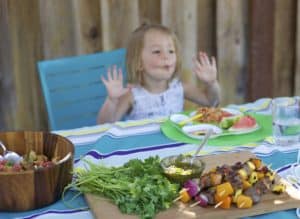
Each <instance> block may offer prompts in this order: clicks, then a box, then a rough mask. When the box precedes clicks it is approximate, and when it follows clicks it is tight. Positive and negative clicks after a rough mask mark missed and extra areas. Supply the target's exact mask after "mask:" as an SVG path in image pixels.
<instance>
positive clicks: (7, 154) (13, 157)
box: [0, 141, 23, 164]
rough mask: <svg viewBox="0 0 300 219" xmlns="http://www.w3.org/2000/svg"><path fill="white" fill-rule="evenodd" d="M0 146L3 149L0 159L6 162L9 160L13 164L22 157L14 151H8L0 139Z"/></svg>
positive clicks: (17, 162)
mask: <svg viewBox="0 0 300 219" xmlns="http://www.w3.org/2000/svg"><path fill="white" fill-rule="evenodd" d="M0 146H1V148H2V150H3V156H1V157H0V161H1V160H6V161H7V162H11V163H13V164H19V163H20V162H21V161H22V160H23V157H22V156H20V155H19V154H17V153H16V152H14V151H8V150H7V149H6V147H5V145H4V144H3V142H2V141H0Z"/></svg>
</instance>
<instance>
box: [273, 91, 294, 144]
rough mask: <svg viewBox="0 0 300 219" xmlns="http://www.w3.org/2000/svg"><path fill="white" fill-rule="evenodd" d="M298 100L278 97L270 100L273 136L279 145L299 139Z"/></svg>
mask: <svg viewBox="0 0 300 219" xmlns="http://www.w3.org/2000/svg"><path fill="white" fill-rule="evenodd" d="M299 104H300V101H299V99H296V98H284V97H279V98H275V99H273V100H272V116H273V137H274V140H275V143H276V144H277V145H280V146H289V145H294V144H297V143H299V141H300V105H299Z"/></svg>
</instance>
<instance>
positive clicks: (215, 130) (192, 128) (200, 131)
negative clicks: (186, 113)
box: [182, 124, 223, 139]
mask: <svg viewBox="0 0 300 219" xmlns="http://www.w3.org/2000/svg"><path fill="white" fill-rule="evenodd" d="M209 129H211V130H212V135H211V137H212V138H213V137H217V136H218V135H219V134H222V132H223V130H222V129H220V128H219V127H218V126H215V125H211V124H198V125H186V126H183V127H182V131H183V133H184V134H186V135H187V136H190V137H192V138H197V139H202V138H204V136H205V134H206V132H208V130H209Z"/></svg>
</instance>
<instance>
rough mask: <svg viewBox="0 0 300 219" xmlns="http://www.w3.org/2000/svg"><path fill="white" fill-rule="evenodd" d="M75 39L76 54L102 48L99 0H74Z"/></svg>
mask: <svg viewBox="0 0 300 219" xmlns="http://www.w3.org/2000/svg"><path fill="white" fill-rule="evenodd" d="M73 6H74V24H75V36H76V38H75V40H76V48H77V53H78V54H88V53H94V52H97V51H101V50H102V38H101V37H102V28H101V21H100V19H99V18H100V17H101V15H100V2H99V0H74V1H73Z"/></svg>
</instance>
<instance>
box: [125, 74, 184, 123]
mask: <svg viewBox="0 0 300 219" xmlns="http://www.w3.org/2000/svg"><path fill="white" fill-rule="evenodd" d="M131 91H132V95H133V106H132V110H131V111H130V113H129V114H128V115H127V116H125V119H126V120H137V119H150V118H156V117H163V116H169V115H171V114H173V113H178V112H182V111H183V104H184V94H183V87H182V83H181V81H179V80H178V79H177V78H176V79H173V80H172V81H171V82H170V83H169V87H168V89H167V90H166V91H164V92H162V93H160V94H152V93H149V92H148V91H147V90H145V89H144V88H143V87H141V86H137V87H133V88H132V89H131Z"/></svg>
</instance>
